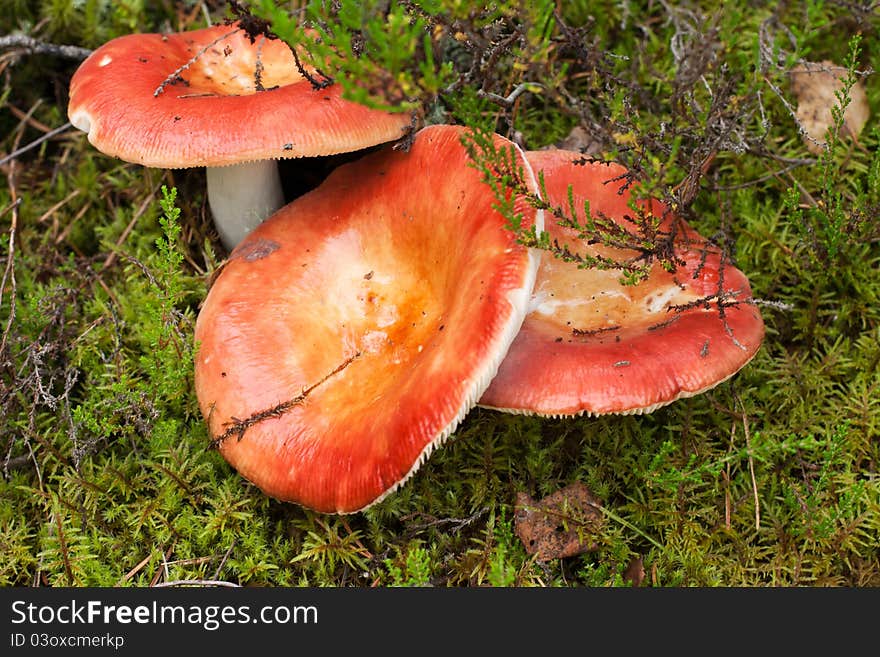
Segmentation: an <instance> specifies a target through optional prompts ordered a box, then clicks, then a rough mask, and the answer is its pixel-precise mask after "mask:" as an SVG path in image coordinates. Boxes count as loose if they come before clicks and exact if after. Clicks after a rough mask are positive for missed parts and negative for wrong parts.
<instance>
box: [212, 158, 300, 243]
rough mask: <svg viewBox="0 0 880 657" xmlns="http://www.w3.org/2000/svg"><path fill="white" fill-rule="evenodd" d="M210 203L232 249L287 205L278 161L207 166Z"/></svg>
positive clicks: (221, 233)
mask: <svg viewBox="0 0 880 657" xmlns="http://www.w3.org/2000/svg"><path fill="white" fill-rule="evenodd" d="M205 174H206V178H207V186H208V203H209V204H210V206H211V213H212V214H213V215H214V225H215V226H216V227H217V232H218V233H219V234H220V239H221V241H222V242H223V246H225V247H226V248H227V249H228V250H230V251H231V250H232V249H233V248H235V246H236V245H237V244H238V243H239V242H241V240H243V239H244V238H245V236H246V235H247V234H248V233H250V232H251V231H252V230H253V229H254V228H256V227H257V226H259V225H260V224H261V223H262V222H263V220H264V219H266V218H267V217H268V216H269V215H271V214H272V213H274V212H275V211H276V210H278V209H279V208H280V207H281V206H282V205H284V192H283V190H282V187H281V176H280V174H279V173H278V163H277V162H276V161H275V160H259V161H256V162H243V163H241V164H233V165H230V166H223V167H206V169H205Z"/></svg>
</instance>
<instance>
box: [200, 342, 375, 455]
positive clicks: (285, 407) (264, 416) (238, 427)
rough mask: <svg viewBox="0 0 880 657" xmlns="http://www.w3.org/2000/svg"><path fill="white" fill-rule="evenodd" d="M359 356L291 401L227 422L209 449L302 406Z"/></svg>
mask: <svg viewBox="0 0 880 657" xmlns="http://www.w3.org/2000/svg"><path fill="white" fill-rule="evenodd" d="M360 356H361V353H360V352H357V353H355V355H354V356H349V357H348V358H346V359H345V360H344V361H342V363H341V364H340V365H338V366H337V367H336V368H335V369H334V370H333V371H332V372H330V373H329V374H325V375H324V376H323V377H322V378H321V379H320V380H319V381H318V382H317V383H313V384H312V385H310V386H308V387H307V388H304V389H303V391H302V392H301V393H300V394H298V395H297V396H296V397H294V398H293V399H288V400H287V401H284V402H281V403H280V404H278V405H276V406H273V407H272V408H267V409H265V410H262V411H258V412H256V413H254V414H253V415H251V416H250V417H247V418H245V419H243V420H240V419H238V418H236V417H233V418H232V422H227V423H225V424H224V425H223V426H225V427H228V428H227V429H226V431H224V432H223V433H222V434H220V435H219V436H217V437H216V438H213V439H212V440H211V447H218V446H219V445H220V444H221V443H222V442H223V441H224V440H226V439H227V438H230V437H232V436H235V435H237V436H238V440H241V439H242V438H244V432H245V431H247V430H248V429H249V428H251V427H252V426H254V425H255V424H259V423H260V422H263V421H264V420H268V419H270V418H273V417H281V416H282V415H284V413H286V412H287V411H289V410H290V409H291V408H293V407H295V406H299V405H300V404H302V403H303V402H304V401H305V400H306V398H307V397H308V396H309V395H310V394H311V393H312V391H313V390H314V389H315V388H317V387H318V386H320V385H322V384H324V383H325V382H326V381H327V380H328V379H330V377H333V376H335V375H337V374H339V373H340V372H341V371H342V370H344V369H345V368H346V367H348V366H349V365H351V364H352V363H353V362H354V361H355V360H357V359H358V358H360Z"/></svg>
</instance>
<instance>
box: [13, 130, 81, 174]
mask: <svg viewBox="0 0 880 657" xmlns="http://www.w3.org/2000/svg"><path fill="white" fill-rule="evenodd" d="M72 127H73V125H72V124H71V123H70V121H68V122H67V123H65V124H64V125H60V126H58V127H57V128H55V129H53V130H50V131H49V132H47V133H46V134H44V135H42V136H40V137H37V138H36V139H34V140H33V141H32V142H31V143H29V144H28V145H27V146H22V147H21V148H17V149H15V150H14V151H12V152H11V153H10V154H9V155H7V156H5V157H3V158H0V166H2V165H4V164H6V163H7V162H9V161H10V160H12V159H15V158H16V157H18V156H19V155H22V154H23V153H27V152H28V151H29V150H32V149H34V148H36V147H37V146H39V145H40V144H42V143H43V142H44V141H46V140H48V139H52V137H54V136H55V135H58V134H61V133H62V132H64V131H65V130H68V129H69V128H72Z"/></svg>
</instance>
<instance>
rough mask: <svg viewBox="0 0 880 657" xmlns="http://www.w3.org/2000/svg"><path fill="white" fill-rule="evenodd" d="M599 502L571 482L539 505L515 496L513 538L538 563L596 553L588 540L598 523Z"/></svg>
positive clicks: (524, 495)
mask: <svg viewBox="0 0 880 657" xmlns="http://www.w3.org/2000/svg"><path fill="white" fill-rule="evenodd" d="M600 504H601V503H600V502H599V500H597V499H596V498H594V497H593V495H592V493H590V490H589V489H588V488H587V487H586V486H584V485H583V484H581V483H579V482H575V483H573V484H570V485H568V486H566V487H565V488H562V489H560V490H558V491H556V492H555V493H553V494H551V495H548V496H547V497H545V498H544V499H542V500H540V501H536V500H534V499H532V498H531V497H529V495H527V494H526V493H517V496H516V506H515V531H516V535H517V536H518V537H519V539H520V540H521V541H522V543H523V546H525V549H526V552H528V553H529V554H534V555H537V558H538V560H539V561H549V560H551V559H560V558H563V557H571V556H574V555H576V554H581V553H583V552H589V551H592V550H595V549H597V547H598V545H597V544H596V542H595V541H594V540H593V539H592V538H591V535H593V534H595V533H596V531H597V530H598V528H599V527H600V526H601V523H602V512H601V511H600V510H599V508H598V507H599V506H600Z"/></svg>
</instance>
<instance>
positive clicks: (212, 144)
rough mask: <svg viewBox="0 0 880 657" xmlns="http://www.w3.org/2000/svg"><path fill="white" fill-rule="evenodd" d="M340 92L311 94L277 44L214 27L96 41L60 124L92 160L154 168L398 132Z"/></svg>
mask: <svg viewBox="0 0 880 657" xmlns="http://www.w3.org/2000/svg"><path fill="white" fill-rule="evenodd" d="M258 63H259V65H260V66H261V68H260V69H259V70H260V71H261V73H260V83H261V85H262V87H263V89H264V90H263V91H258V90H257V80H256V75H257V73H256V71H257V70H258ZM341 93H342V90H341V87H340V85H331V86H329V87H327V88H324V89H315V88H313V86H312V84H311V83H310V82H309V81H308V80H306V79H305V78H304V77H303V76H302V75H301V74H300V73H299V72H298V70H297V68H296V65H295V61H294V57H293V54H292V53H291V52H290V49H289V48H288V46H287V45H286V44H285V43H284V42H282V41H280V40H277V39H272V40H270V39H266V38H265V37H262V36H258V37H257V38H256V40H255V41H254V43H251V41H250V38H249V37H248V36H247V35H246V33H245V32H244V31H243V30H241V29H239V28H238V27H236V26H235V25H217V26H214V27H209V28H205V29H201V30H193V31H190V32H182V33H177V34H167V35H165V34H130V35H127V36H122V37H119V38H116V39H113V40H112V41H109V42H107V43H105V44H104V45H103V46H101V47H100V48H98V49H97V50H95V51H94V52H93V53H92V54H91V55H90V56H89V57H88V58H87V59H86V60H85V61H84V62H83V63H82V65H81V66H80V67H79V68H78V69H77V71H76V73H75V74H74V76H73V78H72V79H71V82H70V103H69V105H68V116H69V117H70V121H71V123H72V124H73V125H74V126H76V127H77V128H79V129H81V130H83V131H85V132H87V133H88V136H89V141H90V142H91V143H92V144H93V145H94V146H95V148H97V149H98V150H100V151H101V152H103V153H106V154H108V155H112V156H115V157H118V158H120V159H122V160H125V161H128V162H134V163H137V164H142V165H145V166H151V167H162V168H184V167H196V166H209V167H214V166H221V165H227V164H235V163H239V162H243V161H251V160H264V159H272V158H276V159H277V158H290V157H304V156H319V155H332V154H336V153H346V152H350V151H355V150H360V149H362V148H367V147H369V146H374V145H376V144H381V143H384V142H387V141H391V140H394V139H397V138H399V137H401V136H402V135H403V134H404V133H405V132H406V130H407V129H408V127H409V125H410V117H409V115H407V114H394V113H388V112H382V111H378V110H371V109H368V108H367V107H364V106H363V105H360V104H358V103H354V102H350V101H347V100H343V99H342V97H341Z"/></svg>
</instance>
